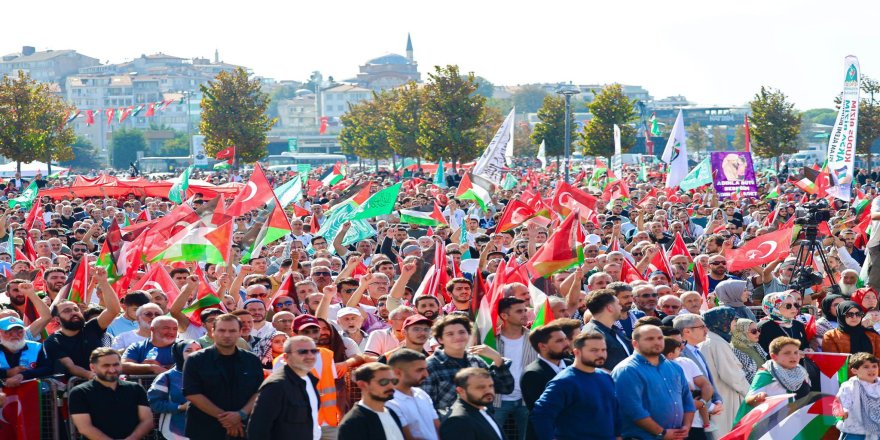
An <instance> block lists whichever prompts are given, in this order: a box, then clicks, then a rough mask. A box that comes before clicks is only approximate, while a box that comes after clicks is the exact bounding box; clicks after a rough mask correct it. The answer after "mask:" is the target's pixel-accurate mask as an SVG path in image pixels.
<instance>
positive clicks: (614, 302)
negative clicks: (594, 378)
mask: <svg viewBox="0 0 880 440" xmlns="http://www.w3.org/2000/svg"><path fill="white" fill-rule="evenodd" d="M587 308H588V309H589V310H590V314H592V315H593V319H591V320H590V322H588V323H587V324H586V325H585V326H584V333H587V332H596V333H599V334H600V335H602V336H603V337H604V338H605V349H606V353H607V355H606V356H605V360H606V362H605V365H604V366H603V368H604V369H605V370H607V371H611V370H612V369H613V368H614V367H615V366H617V364H619V363H620V362H621V361H623V360H624V359H626V358H627V356H629V355H630V354H632V346H631V342H630V341H629V339H627V337H626V336H625V335H624V334H623V332H622V331H620V329H619V328H617V327H615V326H614V323H615V322H616V321H617V317H618V316H620V309H621V308H620V302H619V301H618V299H617V298H616V297H615V296H614V291H613V290H611V289H599V290H596V291H593V292H590V295H589V296H588V297H587ZM575 360H577V357H575Z"/></svg>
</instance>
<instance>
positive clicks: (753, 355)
mask: <svg viewBox="0 0 880 440" xmlns="http://www.w3.org/2000/svg"><path fill="white" fill-rule="evenodd" d="M760 334H761V331H760V330H758V324H757V323H755V322H754V321H751V320H748V319H743V318H740V319H737V320H736V322H735V323H734V324H733V328H732V329H731V332H730V335H731V337H730V347H731V348H732V349H733V354H734V356H736V358H737V359H739V363H741V364H742V367H743V372H744V373H745V375H746V380H747V381H749V383H751V382H752V380H753V379H754V378H755V373H757V372H758V367H760V366H761V365H764V362H767V358H768V357H769V356H767V352H766V351H764V349H763V348H761V345H760V344H758V336H759V335H760Z"/></svg>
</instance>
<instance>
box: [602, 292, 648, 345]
mask: <svg viewBox="0 0 880 440" xmlns="http://www.w3.org/2000/svg"><path fill="white" fill-rule="evenodd" d="M608 288H609V289H611V290H613V291H614V296H616V297H617V301H618V302H619V303H620V316H619V317H618V319H617V322H616V323H615V324H614V325H616V326H617V327H618V328H620V329H621V330H623V334H625V335H626V337H627V338H630V339H632V332H633V328H634V327H635V325H636V321H638V320H639V318H641V317H643V316H645V314H644V313H642V312H641V311H640V310H637V309H633V306H632V305H633V298H634V296H633V288H632V287H631V286H630V285H629V284H627V283H625V282H622V281H615V282H613V283H610V284H608Z"/></svg>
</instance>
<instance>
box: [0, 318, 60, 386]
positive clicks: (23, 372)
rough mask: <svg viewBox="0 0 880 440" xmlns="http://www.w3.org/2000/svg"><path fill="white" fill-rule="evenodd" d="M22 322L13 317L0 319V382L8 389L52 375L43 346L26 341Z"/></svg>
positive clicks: (50, 365)
mask: <svg viewBox="0 0 880 440" xmlns="http://www.w3.org/2000/svg"><path fill="white" fill-rule="evenodd" d="M24 334H25V327H24V321H22V320H21V319H18V318H16V317H14V316H7V317H5V318H3V319H0V380H3V381H4V382H5V385H6V386H8V387H17V386H18V385H20V384H21V382H22V381H25V380H29V379H35V378H40V377H45V376H48V375H51V374H52V364H51V363H49V361H48V360H47V359H46V354H45V353H44V352H43V344H40V343H39V342H34V341H27V340H25V337H24Z"/></svg>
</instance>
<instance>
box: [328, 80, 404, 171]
mask: <svg viewBox="0 0 880 440" xmlns="http://www.w3.org/2000/svg"><path fill="white" fill-rule="evenodd" d="M391 96H392V95H391V92H388V91H383V92H381V93H375V92H374V93H373V99H372V100H369V101H361V102H359V103H357V104H353V105H349V108H348V112H346V113H345V114H344V115H343V116H342V117H341V121H342V130H341V131H340V132H339V142H340V143H341V144H342V151H343V152H344V153H345V154H353V155H356V156H359V157H362V158H365V159H373V160H374V161H376V163H377V164H378V160H379V159H387V158H390V157H392V155H393V154H394V151H393V150H392V149H391V144H390V143H389V141H388V123H387V121H385V120H384V119H385V118H386V117H387V112H388V105H389V104H390V102H391Z"/></svg>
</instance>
